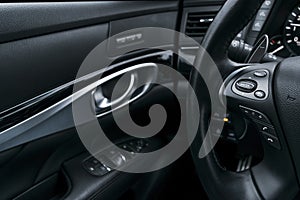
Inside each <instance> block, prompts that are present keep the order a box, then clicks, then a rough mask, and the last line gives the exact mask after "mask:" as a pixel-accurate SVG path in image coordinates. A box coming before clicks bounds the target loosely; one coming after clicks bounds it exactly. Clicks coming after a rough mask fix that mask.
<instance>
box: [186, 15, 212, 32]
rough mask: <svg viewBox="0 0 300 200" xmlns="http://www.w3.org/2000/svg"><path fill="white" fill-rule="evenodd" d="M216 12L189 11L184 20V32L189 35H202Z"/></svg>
mask: <svg viewBox="0 0 300 200" xmlns="http://www.w3.org/2000/svg"><path fill="white" fill-rule="evenodd" d="M216 15H217V12H197V13H189V14H188V17H187V21H186V28H185V34H186V35H187V36H189V37H203V36H204V35H205V34H206V32H207V30H208V28H209V26H210V25H211V23H212V22H213V20H214V18H215V17H216Z"/></svg>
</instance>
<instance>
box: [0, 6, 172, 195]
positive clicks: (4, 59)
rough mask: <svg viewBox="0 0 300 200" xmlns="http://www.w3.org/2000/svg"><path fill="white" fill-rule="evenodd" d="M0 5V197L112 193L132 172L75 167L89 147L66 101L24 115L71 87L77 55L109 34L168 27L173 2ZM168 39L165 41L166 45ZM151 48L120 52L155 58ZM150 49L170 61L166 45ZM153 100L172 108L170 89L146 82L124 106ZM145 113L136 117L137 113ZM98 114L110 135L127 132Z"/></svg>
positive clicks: (136, 59)
mask: <svg viewBox="0 0 300 200" xmlns="http://www.w3.org/2000/svg"><path fill="white" fill-rule="evenodd" d="M116 5H118V6H116ZM0 9H1V10H2V11H3V12H0V16H1V20H3V22H5V21H6V23H2V24H1V26H0V36H1V37H0V38H1V39H0V42H1V44H0V52H1V53H0V60H1V61H0V71H1V73H0V85H1V86H0V89H1V92H2V94H3V95H1V104H0V119H1V120H0V124H1V121H2V124H1V126H2V128H3V129H1V134H0V143H1V144H0V151H1V152H0V163H1V165H0V191H1V198H3V199H12V198H15V199H40V198H44V199H60V198H67V199H68V198H69V199H87V198H95V199H99V198H101V199H102V198H105V197H107V198H108V197H110V199H111V198H113V197H114V198H118V197H119V196H120V195H121V194H122V193H123V192H125V191H126V189H128V188H127V187H125V185H126V186H128V187H130V186H131V185H132V184H133V183H134V182H135V181H136V180H137V178H140V177H139V176H136V175H133V174H126V173H119V172H112V173H110V174H109V175H107V176H103V177H94V176H92V175H91V174H89V173H88V172H87V171H86V170H85V169H84V168H83V167H82V162H83V160H84V159H86V158H87V157H89V156H90V155H89V153H87V151H86V149H85V147H84V146H83V144H82V143H81V141H80V139H79V137H78V135H77V133H76V129H75V128H74V122H73V117H72V109H71V104H68V105H66V106H62V107H61V108H60V109H59V110H55V112H52V113H50V114H49V115H47V116H46V117H44V118H39V119H40V120H39V121H32V119H36V118H35V117H36V115H37V116H38V114H39V113H41V112H44V110H45V109H47V108H49V107H51V106H52V105H53V104H55V103H57V102H58V101H61V100H62V99H64V98H66V97H68V96H69V95H71V93H70V92H72V90H70V89H72V83H73V81H74V79H75V78H76V74H77V71H78V69H79V67H80V65H81V63H82V61H83V60H84V58H85V57H86V56H87V54H88V53H89V52H90V51H91V50H92V49H93V48H94V47H95V46H96V45H98V44H99V43H100V42H102V41H103V40H105V39H106V38H108V37H109V36H113V35H115V34H117V33H120V32H122V31H125V30H127V29H131V28H139V27H143V26H150V27H163V28H169V29H173V30H175V29H176V24H177V14H178V13H177V9H178V2H177V1H143V2H139V1H131V2H129V1H128V2H126V1H125V2H114V1H111V2H77V3H74V2H72V3H71V2H70V3H24V4H23V3H12V4H10V3H8V4H2V5H1V6H0ZM120 24H122V25H120ZM173 41H174V40H173V38H172V39H171V40H169V42H168V44H166V45H167V46H169V47H170V48H172V45H173ZM154 47H155V46H154ZM111 49H112V48H110V49H109V50H111ZM112 52H113V51H112ZM152 54H153V51H151V52H142V51H141V52H136V54H131V55H129V56H125V57H122V58H121V59H123V61H124V60H125V61H130V62H128V64H131V63H132V64H133V63H135V64H138V63H143V62H147V61H151V62H155V61H157V60H156V59H155V56H148V58H147V55H152ZM154 54H155V55H156V56H166V55H167V58H168V59H167V61H166V62H167V63H168V64H169V65H170V66H173V65H174V63H173V57H172V54H170V52H166V51H155V52H154ZM145 55H146V59H145ZM115 56H119V55H115V54H112V57H111V58H110V59H111V60H112V61H113V60H114V59H115ZM140 57H141V58H143V59H140ZM66 85H68V87H67V86H66ZM8 86H9V87H8ZM65 86H66V87H65ZM63 87H65V88H63ZM62 88H63V89H66V90H63V89H62ZM108 90H110V88H108ZM157 94H160V95H159V97H160V98H158V99H157ZM162 94H163V95H162ZM45 102H47V103H45ZM153 103H162V104H164V105H165V107H166V110H167V111H168V112H173V113H176V111H177V110H176V109H174V107H176V105H177V103H176V101H174V96H173V95H172V94H171V93H167V92H165V91H164V88H160V87H154V88H153V89H151V90H149V92H148V93H147V94H145V96H144V97H142V98H140V99H139V100H138V101H136V102H133V103H132V106H131V107H130V109H131V111H132V114H133V115H136V116H144V115H145V114H141V113H142V111H143V110H144V109H146V108H147V107H149V106H151V105H152V104H153ZM173 116H177V115H176V114H174V115H173ZM28 119H29V120H28ZM147 119H148V118H147V116H145V117H141V121H143V120H145V121H147ZM5 120H6V121H5ZM172 121H173V119H171V118H170V119H169V125H167V126H166V127H165V128H164V132H165V133H166V134H167V135H168V134H169V133H170V134H171V133H172V132H173V131H174V130H173V129H172V128H171V127H172V126H171V125H170V122H172ZM99 122H100V123H102V124H105V127H107V129H108V130H109V133H108V135H110V136H109V137H110V138H112V140H113V141H115V142H116V143H118V142H120V141H126V140H128V137H127V136H124V135H122V134H121V133H120V130H119V129H118V128H117V126H116V124H114V122H113V118H112V116H111V115H105V116H103V117H101V118H100V119H99ZM142 123H144V122H142ZM174 128H176V127H174ZM158 143H159V142H158ZM122 177H123V178H122ZM81 181H82V182H81Z"/></svg>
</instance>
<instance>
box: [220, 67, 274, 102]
mask: <svg viewBox="0 0 300 200" xmlns="http://www.w3.org/2000/svg"><path fill="white" fill-rule="evenodd" d="M269 77H270V72H269V71H268V70H267V69H256V70H251V71H248V72H247V73H245V74H242V75H240V76H239V77H237V78H235V79H234V80H232V84H231V85H230V87H231V91H232V92H233V93H235V94H237V95H239V96H241V97H244V98H248V99H252V100H256V101H263V100H266V99H267V97H268V95H269V88H270V87H269V82H270V81H269ZM228 89H229V88H228ZM228 89H227V88H226V89H225V92H224V93H225V95H227V94H228V95H232V94H231V93H230V92H229V90H228Z"/></svg>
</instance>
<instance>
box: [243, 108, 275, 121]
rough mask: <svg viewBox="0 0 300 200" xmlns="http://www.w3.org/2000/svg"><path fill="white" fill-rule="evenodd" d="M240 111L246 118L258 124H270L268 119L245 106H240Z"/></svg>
mask: <svg viewBox="0 0 300 200" xmlns="http://www.w3.org/2000/svg"><path fill="white" fill-rule="evenodd" d="M240 109H241V110H242V111H243V113H244V114H245V115H246V116H247V117H249V118H251V119H252V120H255V121H256V122H258V123H265V124H271V122H270V120H269V119H268V117H267V116H266V115H264V114H262V113H261V112H259V111H257V110H253V109H251V108H247V107H245V106H240Z"/></svg>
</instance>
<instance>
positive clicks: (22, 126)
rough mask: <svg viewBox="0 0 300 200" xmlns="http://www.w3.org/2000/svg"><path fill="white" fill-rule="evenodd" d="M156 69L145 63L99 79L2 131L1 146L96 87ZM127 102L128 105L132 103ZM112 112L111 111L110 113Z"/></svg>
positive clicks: (0, 134)
mask: <svg viewBox="0 0 300 200" xmlns="http://www.w3.org/2000/svg"><path fill="white" fill-rule="evenodd" d="M149 67H150V68H155V69H157V67H158V66H157V65H156V64H155V63H143V64H138V65H134V66H132V67H128V68H125V69H123V70H120V71H118V72H115V73H113V74H110V75H108V76H106V77H103V78H101V79H99V80H98V81H96V82H94V83H92V84H90V85H88V86H86V87H84V88H82V89H80V90H79V91H77V92H75V93H73V94H72V95H70V96H68V97H66V98H64V99H63V100H61V101H59V102H57V103H55V104H54V105H52V106H50V107H48V108H46V109H45V110H43V111H41V112H39V113H37V114H35V115H33V116H31V117H29V118H28V119H26V120H24V121H22V122H20V123H18V124H16V125H14V126H12V127H10V128H8V129H6V130H4V131H2V132H1V133H0V144H3V143H5V142H6V141H9V140H11V139H12V138H14V137H17V136H18V135H20V134H22V133H23V132H25V131H28V130H29V129H31V128H33V127H35V126H37V125H38V124H40V123H42V122H43V121H45V120H46V119H48V118H50V117H52V116H53V115H55V114H56V113H58V112H59V111H61V110H62V109H63V108H65V107H66V106H68V105H70V104H71V103H72V102H73V101H76V100H77V99H79V98H80V97H82V96H83V95H86V94H87V93H89V92H92V91H93V90H94V89H95V88H96V87H98V86H100V85H102V84H103V83H106V82H108V81H110V80H111V79H114V78H116V77H118V76H121V75H122V74H125V73H128V72H132V71H136V70H141V69H146V68H149ZM103 71H104V70H103V69H102V70H99V71H96V72H93V73H91V74H88V75H86V76H83V77H81V78H79V79H77V80H75V81H72V82H71V83H67V84H65V85H63V86H61V87H59V88H57V89H55V90H54V91H59V90H61V89H63V88H65V87H68V86H70V85H72V84H74V83H78V82H80V81H83V80H88V79H90V78H94V77H95V76H97V75H100V74H101V73H103ZM143 94H144V93H142V94H140V95H138V96H137V97H136V98H134V99H133V100H131V101H130V102H132V101H135V100H137V99H138V98H139V97H141V96H142V95H143ZM130 102H127V103H130ZM127 103H124V104H122V105H120V106H119V107H118V108H117V109H119V108H121V107H123V106H124V105H127ZM110 112H111V111H110ZM107 113H109V112H106V113H103V114H100V115H98V116H97V117H100V116H103V115H105V114H107Z"/></svg>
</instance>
